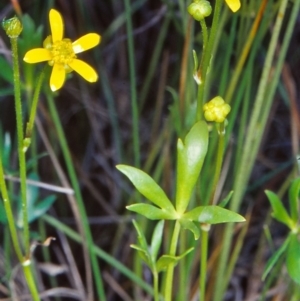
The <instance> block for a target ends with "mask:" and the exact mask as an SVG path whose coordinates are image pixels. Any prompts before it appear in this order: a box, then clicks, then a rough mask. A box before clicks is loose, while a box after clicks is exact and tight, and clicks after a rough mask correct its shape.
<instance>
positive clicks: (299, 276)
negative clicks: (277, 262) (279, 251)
mask: <svg viewBox="0 0 300 301" xmlns="http://www.w3.org/2000/svg"><path fill="white" fill-rule="evenodd" d="M299 254H300V242H299V240H298V237H297V234H296V233H293V234H291V239H290V242H289V245H288V247H287V254H286V255H287V256H286V267H287V271H288V273H289V275H290V277H291V278H292V279H293V280H294V281H295V282H296V283H298V284H300V256H299Z"/></svg>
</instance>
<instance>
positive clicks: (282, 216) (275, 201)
mask: <svg viewBox="0 0 300 301" xmlns="http://www.w3.org/2000/svg"><path fill="white" fill-rule="evenodd" d="M265 193H266V195H267V197H268V199H269V201H270V203H271V206H272V209H273V212H272V216H273V217H274V218H275V219H277V220H278V221H279V222H281V223H283V224H285V225H287V226H288V227H289V228H290V229H293V227H294V222H293V220H292V219H291V218H290V216H289V215H288V213H287V211H286V209H285V208H284V206H283V204H282V202H281V200H280V198H279V197H278V196H277V195H276V194H275V193H274V192H272V191H269V190H265Z"/></svg>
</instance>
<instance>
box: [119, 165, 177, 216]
mask: <svg viewBox="0 0 300 301" xmlns="http://www.w3.org/2000/svg"><path fill="white" fill-rule="evenodd" d="M117 169H118V170H119V171H121V172H122V173H123V174H125V175H126V176H127V177H128V178H129V180H130V181H131V182H132V184H133V185H134V186H135V188H136V189H137V190H138V191H139V192H140V193H141V194H142V195H143V196H144V197H145V198H147V199H148V200H149V201H151V202H152V203H154V204H155V205H157V206H158V207H160V208H163V209H166V210H168V211H170V212H175V209H174V206H173V205H172V203H171V201H170V200H169V199H168V197H167V196H166V194H165V192H164V191H163V190H162V189H161V187H160V186H159V185H158V184H157V183H156V182H155V181H154V180H153V179H152V178H151V177H150V176H149V175H147V174H146V173H145V172H143V171H142V170H140V169H137V168H135V167H132V166H128V165H117Z"/></svg>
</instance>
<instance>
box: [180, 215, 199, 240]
mask: <svg viewBox="0 0 300 301" xmlns="http://www.w3.org/2000/svg"><path fill="white" fill-rule="evenodd" d="M179 223H180V225H181V227H182V228H183V229H186V230H190V231H191V232H192V233H193V234H194V238H195V240H198V239H199V237H200V231H199V228H198V227H197V226H196V225H195V223H194V222H193V221H191V220H189V219H186V218H181V219H180V220H179Z"/></svg>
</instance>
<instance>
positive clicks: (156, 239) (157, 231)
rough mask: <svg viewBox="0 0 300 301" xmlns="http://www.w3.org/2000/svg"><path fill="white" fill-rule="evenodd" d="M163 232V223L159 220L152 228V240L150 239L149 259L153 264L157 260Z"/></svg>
mask: <svg viewBox="0 0 300 301" xmlns="http://www.w3.org/2000/svg"><path fill="white" fill-rule="evenodd" d="M163 230H164V221H163V220H161V221H159V222H158V223H157V225H156V226H155V228H154V231H153V234H152V239H151V248H150V250H151V258H152V261H153V262H155V261H156V258H157V254H158V252H159V249H160V246H161V243H162V237H163Z"/></svg>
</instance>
